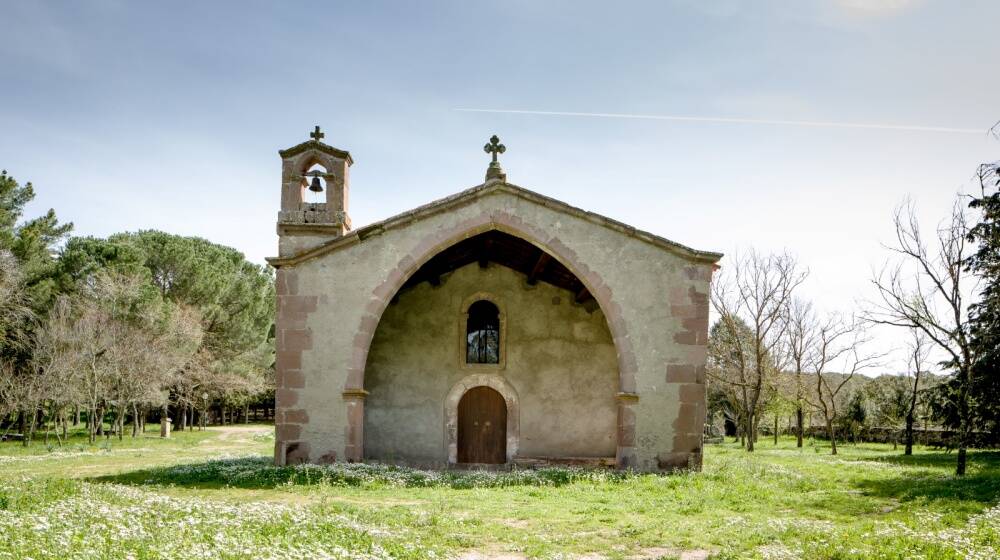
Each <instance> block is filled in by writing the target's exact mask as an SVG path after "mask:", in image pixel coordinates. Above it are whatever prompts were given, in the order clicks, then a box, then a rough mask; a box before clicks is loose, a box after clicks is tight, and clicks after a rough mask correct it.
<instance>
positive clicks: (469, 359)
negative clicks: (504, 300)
mask: <svg viewBox="0 0 1000 560" xmlns="http://www.w3.org/2000/svg"><path fill="white" fill-rule="evenodd" d="M465 334H466V336H465V340H466V346H465V348H466V351H465V362H466V363H468V364H499V363H500V310H499V309H497V306H496V305H493V303H491V302H489V301H486V300H484V299H481V300H479V301H477V302H475V303H473V304H472V305H470V306H469V320H468V321H467V322H466V325H465Z"/></svg>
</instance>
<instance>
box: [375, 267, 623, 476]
mask: <svg viewBox="0 0 1000 560" xmlns="http://www.w3.org/2000/svg"><path fill="white" fill-rule="evenodd" d="M480 292H486V293H488V294H490V295H491V296H492V299H493V301H496V302H497V303H499V305H500V308H501V309H502V311H503V313H504V316H505V319H506V321H505V329H504V333H503V334H504V336H503V338H504V340H502V342H501V343H502V344H503V345H504V346H505V350H506V360H505V363H504V364H503V366H502V368H501V366H499V365H492V364H489V365H487V364H482V365H481V364H466V363H465V353H464V352H465V346H464V344H463V342H464V340H463V333H464V332H465V324H464V311H465V310H464V309H463V307H464V305H465V304H466V303H467V302H468V301H469V300H470V298H472V299H475V296H476V294H477V293H480ZM573 296H574V295H573V294H572V293H570V292H567V291H566V290H563V289H560V288H557V287H555V286H552V285H550V284H546V283H544V282H540V283H538V284H536V285H534V286H529V285H528V284H527V282H526V279H525V276H524V275H523V274H520V273H518V272H516V271H514V270H511V269H509V268H506V267H504V266H501V265H498V264H495V263H491V264H490V265H489V267H488V268H486V269H481V268H480V267H479V265H478V264H471V265H468V266H465V267H462V268H460V269H458V270H456V271H454V272H452V273H450V274H447V275H445V276H443V277H442V278H441V285H440V286H438V287H432V286H431V285H430V284H429V283H426V282H424V283H421V284H419V285H417V286H415V287H414V288H412V289H408V290H406V291H405V292H402V293H401V294H399V297H398V300H397V301H395V302H393V303H390V305H389V306H388V307H387V308H386V310H385V313H383V315H382V320H381V322H380V323H379V326H378V329H376V331H375V336H374V340H373V342H372V346H371V350H370V351H369V353H368V367H367V369H366V371H365V390H367V391H368V393H369V394H368V396H367V398H366V401H365V418H364V422H365V423H364V438H365V444H364V450H365V458H366V459H377V460H382V461H391V462H396V461H399V462H404V463H408V464H419V465H443V464H446V462H447V459H448V453H447V451H448V450H447V438H446V428H445V424H446V422H445V399H446V396H447V395H448V392H449V390H450V389H451V388H452V387H453V386H454V385H455V384H456V383H458V382H459V381H461V380H462V379H464V378H466V377H467V376H469V375H471V374H489V375H498V376H502V377H504V378H505V379H506V380H507V382H508V383H509V384H510V385H511V386H512V387H513V389H514V391H515V392H516V394H517V399H518V402H519V406H518V410H519V411H520V418H519V420H520V422H519V424H520V434H519V438H518V439H519V446H518V456H522V457H524V456H527V457H540V456H544V457H614V456H615V446H616V440H615V434H616V418H617V411H618V403H617V400H616V398H615V394H616V393H617V391H618V364H617V358H616V355H615V347H614V343H613V342H612V340H611V333H610V332H609V331H608V327H607V323H606V320H605V318H604V315H603V313H601V311H600V310H597V311H594V312H593V313H588V312H587V311H586V309H585V308H584V307H583V306H582V305H579V304H576V303H574V297H573Z"/></svg>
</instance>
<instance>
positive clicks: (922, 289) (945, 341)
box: [866, 200, 977, 475]
mask: <svg viewBox="0 0 1000 560" xmlns="http://www.w3.org/2000/svg"><path fill="white" fill-rule="evenodd" d="M893 222H894V224H895V230H896V244H895V246H892V247H888V249H889V250H890V251H892V252H893V253H894V254H895V255H896V262H894V263H892V264H887V265H886V266H885V267H883V269H882V270H881V271H880V272H879V273H878V274H876V275H875V276H874V278H873V279H872V284H874V286H875V289H876V292H877V294H878V298H877V300H876V301H875V302H873V304H872V306H871V307H870V309H869V310H868V311H867V313H866V318H867V319H868V320H869V321H870V322H872V323H874V324H879V325H891V326H895V327H902V328H906V329H916V330H918V331H920V332H922V333H923V334H924V335H926V336H927V338H928V339H929V340H930V343H931V344H932V345H933V346H934V347H935V348H936V349H937V350H938V351H940V352H942V353H943V354H944V355H945V356H947V357H948V360H947V362H948V365H949V367H951V368H953V369H954V371H955V375H956V380H957V390H956V391H954V394H952V395H951V399H952V400H953V404H954V405H955V409H956V411H957V416H958V439H959V441H958V461H957V466H956V469H955V472H956V474H958V475H964V474H965V470H966V456H967V449H968V447H969V444H970V442H971V434H972V418H971V410H970V403H969V389H970V385H971V383H972V365H973V363H974V362H975V355H974V349H973V346H972V344H971V341H970V338H969V316H968V306H969V305H968V301H967V300H968V299H969V294H971V293H973V292H974V291H975V289H976V284H977V279H976V278H975V276H973V275H971V274H967V273H966V270H965V261H966V258H967V257H968V255H969V251H970V247H969V246H967V234H968V231H969V226H968V221H967V216H966V214H965V211H964V208H963V205H962V204H961V203H960V201H959V200H956V201H955V204H954V205H953V206H952V210H951V215H950V216H949V217H948V219H947V220H945V222H944V223H942V224H941V225H940V226H939V227H938V229H937V232H936V235H935V236H934V237H933V239H930V240H929V239H926V238H925V237H924V235H923V232H922V230H921V228H920V224H919V222H918V220H917V217H916V213H915V211H914V207H913V204H912V203H906V204H904V205H902V206H900V207H899V208H897V209H896V213H895V216H894V220H893Z"/></svg>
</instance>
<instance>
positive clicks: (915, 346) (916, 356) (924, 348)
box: [903, 329, 930, 455]
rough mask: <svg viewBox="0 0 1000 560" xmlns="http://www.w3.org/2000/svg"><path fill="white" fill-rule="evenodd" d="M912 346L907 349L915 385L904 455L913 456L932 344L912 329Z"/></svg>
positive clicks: (913, 386) (908, 410) (910, 405)
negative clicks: (919, 402)
mask: <svg viewBox="0 0 1000 560" xmlns="http://www.w3.org/2000/svg"><path fill="white" fill-rule="evenodd" d="M911 336H912V338H911V339H910V344H909V346H908V347H907V350H908V354H909V365H910V370H911V371H912V372H913V383H912V385H911V386H910V387H909V398H908V399H907V400H908V403H907V406H906V432H905V434H906V435H905V442H906V448H905V450H904V451H903V454H904V455H913V424H914V423H915V422H916V418H917V400H918V398H919V396H920V376H921V373H922V372H923V369H924V364H926V363H927V359H928V358H929V357H930V344H929V343H928V340H927V335H925V334H924V333H923V332H922V331H920V330H919V329H911Z"/></svg>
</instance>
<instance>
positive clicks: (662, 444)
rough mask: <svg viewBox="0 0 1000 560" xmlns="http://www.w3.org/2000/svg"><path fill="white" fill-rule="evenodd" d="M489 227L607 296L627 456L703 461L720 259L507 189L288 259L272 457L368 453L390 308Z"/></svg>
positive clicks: (662, 465) (282, 274)
mask: <svg viewBox="0 0 1000 560" xmlns="http://www.w3.org/2000/svg"><path fill="white" fill-rule="evenodd" d="M489 229H500V230H502V231H505V232H507V233H509V234H511V235H515V236H518V237H522V238H524V239H526V240H527V241H529V242H532V243H534V244H536V245H538V246H539V247H541V248H542V249H544V250H546V251H548V252H549V253H550V254H552V255H553V256H554V258H556V259H558V260H559V261H560V262H562V263H563V264H564V265H566V266H567V268H569V269H570V270H571V271H573V272H574V274H576V275H577V276H578V277H579V278H580V279H581V280H582V281H583V282H584V283H585V284H586V285H587V286H588V288H589V289H590V291H591V293H592V294H593V295H594V297H595V299H596V300H597V301H598V303H599V304H600V306H601V310H602V311H603V313H604V315H605V318H606V320H607V324H608V329H609V331H610V333H611V336H612V338H613V340H614V344H615V351H616V357H617V362H618V373H619V380H618V391H619V398H618V413H617V424H618V434H617V451H616V454H617V457H618V465H619V466H620V467H629V468H637V469H642V470H657V469H674V468H681V467H688V466H694V467H697V466H699V465H700V462H701V429H702V424H703V422H704V414H705V412H704V411H705V385H704V366H705V358H706V347H705V343H706V339H707V331H708V303H707V297H708V289H709V282H710V279H711V274H712V270H713V266H714V265H713V264H712V263H710V262H705V261H701V262H695V261H693V260H691V259H689V258H687V257H684V256H681V255H678V254H674V253H672V252H671V251H669V250H666V249H664V248H663V247H660V246H656V245H654V244H652V243H650V242H648V241H645V240H643V239H640V238H638V237H634V236H630V235H626V234H624V233H623V232H622V231H619V230H614V229H611V228H609V227H604V226H602V225H601V224H599V223H598V222H597V221H596V220H594V219H591V218H589V217H588V216H586V215H573V214H569V213H567V212H563V211H559V210H557V209H554V208H550V207H548V206H547V205H546V204H545V203H539V202H536V201H535V200H528V199H526V198H524V197H522V196H517V195H515V194H511V193H510V192H506V191H504V190H487V191H483V193H482V194H480V195H478V196H476V197H474V198H471V199H470V200H469V201H468V203H465V204H463V205H461V206H457V207H454V208H451V209H450V210H449V211H447V212H440V213H433V214H430V215H427V216H422V217H420V218H419V219H414V220H413V221H410V222H408V223H405V224H401V225H398V226H394V227H392V228H386V229H384V230H379V231H371V232H367V233H366V235H365V237H364V238H363V239H358V238H357V237H360V236H357V237H356V238H355V239H354V242H352V243H351V244H348V245H345V246H343V247H340V248H338V249H337V250H335V251H333V252H330V253H327V254H324V255H320V256H318V257H316V258H313V259H310V260H306V261H304V262H301V263H297V264H294V265H285V266H283V268H282V269H281V270H280V271H279V276H278V283H279V286H278V288H279V317H278V337H279V340H278V352H279V356H278V360H279V365H278V370H279V374H278V377H279V379H278V382H279V388H278V398H277V406H278V408H279V419H278V426H277V439H278V441H277V443H276V452H275V458H276V461H278V462H279V463H284V462H294V461H314V462H319V461H329V460H361V459H362V458H363V446H364V443H363V442H364V406H365V400H364V399H365V368H366V364H367V359H368V351H369V346H370V343H371V341H372V337H373V335H374V333H375V331H376V328H377V326H378V324H379V321H380V318H381V316H382V313H383V311H384V310H385V308H386V307H387V306H388V304H389V301H390V300H391V299H392V297H393V296H394V295H395V293H396V291H397V290H398V288H399V287H400V286H401V285H402V283H403V282H405V280H406V278H408V277H409V275H410V274H412V273H413V272H414V271H416V269H417V268H419V266H420V265H421V264H423V263H424V262H426V260H427V259H429V258H431V257H432V256H433V255H434V254H436V253H437V252H439V251H441V250H442V249H444V248H446V247H447V246H449V245H451V244H453V243H455V242H457V241H459V240H461V239H462V238H464V237H468V236H471V235H475V234H478V233H481V232H483V231H486V230H489ZM295 366H298V369H296V367H295Z"/></svg>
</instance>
